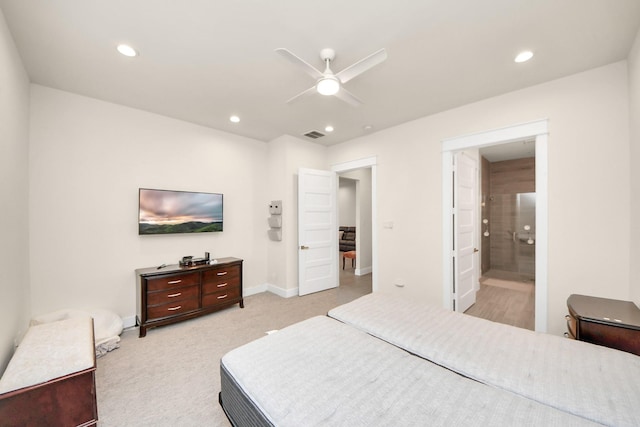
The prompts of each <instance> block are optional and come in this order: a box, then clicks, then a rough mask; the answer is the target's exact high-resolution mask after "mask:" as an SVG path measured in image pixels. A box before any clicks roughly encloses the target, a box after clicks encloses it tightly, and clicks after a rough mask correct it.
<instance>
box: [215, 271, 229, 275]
mask: <svg viewBox="0 0 640 427" xmlns="http://www.w3.org/2000/svg"><path fill="white" fill-rule="evenodd" d="M227 273H228V272H227V271H221V272H220V273H217V274H218V276H224V275H225V274H227Z"/></svg>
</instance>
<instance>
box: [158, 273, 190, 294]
mask: <svg viewBox="0 0 640 427" xmlns="http://www.w3.org/2000/svg"><path fill="white" fill-rule="evenodd" d="M198 275H199V273H189V274H175V275H172V276H162V277H157V278H152V279H147V291H160V290H163V289H171V288H176V287H182V286H189V285H197V284H198V279H199V277H198Z"/></svg>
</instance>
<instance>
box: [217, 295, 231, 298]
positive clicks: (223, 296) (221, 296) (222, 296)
mask: <svg viewBox="0 0 640 427" xmlns="http://www.w3.org/2000/svg"><path fill="white" fill-rule="evenodd" d="M228 296H229V295H227V294H224V295H220V296H219V297H218V299H225V298H226V297H228Z"/></svg>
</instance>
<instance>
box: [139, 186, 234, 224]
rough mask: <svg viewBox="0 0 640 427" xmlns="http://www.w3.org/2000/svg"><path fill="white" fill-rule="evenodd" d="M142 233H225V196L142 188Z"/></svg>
mask: <svg viewBox="0 0 640 427" xmlns="http://www.w3.org/2000/svg"><path fill="white" fill-rule="evenodd" d="M139 200H140V204H139V210H138V234H140V235H143V234H174V233H204V232H211V231H222V194H216V193H195V192H191V191H169V190H150V189H147V188H141V189H140V197H139Z"/></svg>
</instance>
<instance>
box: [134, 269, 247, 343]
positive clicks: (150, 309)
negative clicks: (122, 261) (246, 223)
mask: <svg viewBox="0 0 640 427" xmlns="http://www.w3.org/2000/svg"><path fill="white" fill-rule="evenodd" d="M136 275H137V287H138V289H137V298H138V301H137V307H138V313H137V322H138V324H139V325H140V337H144V336H145V335H146V334H147V329H148V328H153V327H156V326H163V325H168V324H171V323H175V322H180V321H182V320H186V319H191V318H194V317H198V316H202V315H204V314H209V313H212V312H214V311H217V310H220V309H223V308H226V307H229V306H231V305H233V304H236V303H238V304H239V305H240V308H244V300H243V298H242V260H241V259H238V258H219V259H218V260H217V263H215V264H204V265H198V266H194V267H180V266H179V265H177V264H174V265H169V266H166V267H163V268H158V267H150V268H140V269H137V270H136Z"/></svg>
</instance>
